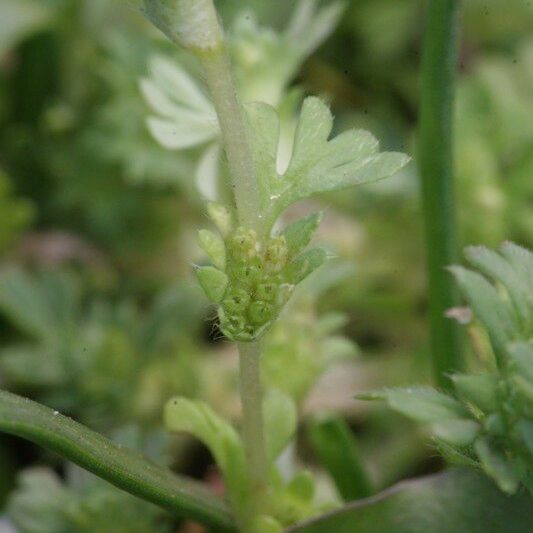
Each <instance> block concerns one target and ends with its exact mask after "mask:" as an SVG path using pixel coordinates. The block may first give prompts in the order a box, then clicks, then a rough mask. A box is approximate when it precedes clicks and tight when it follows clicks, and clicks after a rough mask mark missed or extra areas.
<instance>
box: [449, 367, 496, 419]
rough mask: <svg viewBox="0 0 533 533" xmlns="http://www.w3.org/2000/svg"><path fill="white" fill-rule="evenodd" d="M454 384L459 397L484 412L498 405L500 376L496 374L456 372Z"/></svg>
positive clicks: (488, 411) (492, 409)
mask: <svg viewBox="0 0 533 533" xmlns="http://www.w3.org/2000/svg"><path fill="white" fill-rule="evenodd" d="M451 380H452V382H453V386H454V388H455V391H456V393H457V395H458V396H459V398H461V399H463V400H464V401H467V402H470V403H471V404H473V405H474V406H476V407H477V408H478V409H480V410H481V411H483V412H484V413H490V412H492V411H495V410H496V409H497V407H498V394H497V393H498V378H497V377H496V376H495V375H494V374H477V375H469V374H454V375H453V376H451Z"/></svg>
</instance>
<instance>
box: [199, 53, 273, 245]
mask: <svg viewBox="0 0 533 533" xmlns="http://www.w3.org/2000/svg"><path fill="white" fill-rule="evenodd" d="M199 57H200V58H201V61H202V64H203V67H204V71H205V74H206V80H207V85H208V87H209V91H210V93H211V96H212V98H213V102H214V104H215V109H216V112H217V116H218V121H219V125H220V130H221V132H222V141H223V144H224V150H225V152H226V156H227V160H228V167H229V171H230V174H231V179H232V187H233V193H234V195H235V203H236V205H237V215H238V218H239V222H240V224H241V225H242V226H244V227H247V228H252V229H255V230H256V231H257V233H258V234H259V235H261V234H262V232H261V227H262V225H263V221H262V220H261V219H260V218H259V217H258V214H259V213H260V212H261V211H260V202H259V201H260V199H259V188H258V186H257V180H256V176H255V165H254V161H253V157H252V152H251V150H250V145H249V141H248V133H247V130H248V128H247V125H246V121H245V119H244V111H243V109H242V106H241V104H240V102H239V97H238V95H237V90H236V88H235V83H234V80H233V75H232V69H231V62H230V59H229V56H228V53H227V51H226V49H225V46H224V44H223V43H222V44H221V45H220V46H219V47H217V48H216V49H214V50H210V51H207V52H202V53H201V54H200V55H199Z"/></svg>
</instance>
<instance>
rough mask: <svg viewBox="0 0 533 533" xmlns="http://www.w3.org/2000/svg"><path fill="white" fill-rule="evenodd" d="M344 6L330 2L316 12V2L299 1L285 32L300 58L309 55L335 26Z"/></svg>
mask: <svg viewBox="0 0 533 533" xmlns="http://www.w3.org/2000/svg"><path fill="white" fill-rule="evenodd" d="M345 7H346V5H345V3H344V2H331V3H329V4H327V5H325V6H323V7H322V8H321V9H318V10H317V0H300V1H299V2H298V4H297V6H296V8H295V9H294V12H293V14H292V17H291V20H290V22H289V26H288V28H287V31H286V35H287V37H288V38H289V39H290V42H291V45H292V46H294V47H295V48H296V49H297V50H298V52H299V54H300V55H301V56H302V57H305V56H308V55H310V54H311V53H312V52H313V51H314V50H315V49H316V48H318V46H320V44H321V43H322V42H323V41H324V40H325V39H326V38H327V37H328V35H329V34H330V33H331V32H332V31H333V30H334V28H335V26H337V24H338V22H339V20H340V18H341V16H342V13H343V11H344V9H345Z"/></svg>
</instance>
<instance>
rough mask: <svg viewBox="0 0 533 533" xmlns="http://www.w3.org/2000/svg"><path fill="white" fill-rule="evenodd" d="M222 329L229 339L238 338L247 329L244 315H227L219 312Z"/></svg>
mask: <svg viewBox="0 0 533 533" xmlns="http://www.w3.org/2000/svg"><path fill="white" fill-rule="evenodd" d="M218 316H219V319H220V329H221V330H222V331H223V332H224V334H225V335H226V336H227V337H229V338H237V337H238V336H239V335H240V334H241V333H242V332H243V331H244V330H245V328H246V321H245V319H244V317H243V316H242V315H238V314H236V315H229V316H228V315H226V314H225V313H224V312H223V311H222V309H220V310H219V315H218Z"/></svg>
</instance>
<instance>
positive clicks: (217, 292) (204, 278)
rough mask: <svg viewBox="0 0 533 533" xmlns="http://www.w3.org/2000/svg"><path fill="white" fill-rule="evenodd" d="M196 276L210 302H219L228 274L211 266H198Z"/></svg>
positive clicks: (224, 290)
mask: <svg viewBox="0 0 533 533" xmlns="http://www.w3.org/2000/svg"><path fill="white" fill-rule="evenodd" d="M196 276H197V277H198V281H199V282H200V285H201V286H202V289H204V292H205V294H206V296H207V297H208V298H209V299H210V300H211V301H212V302H216V303H218V302H220V300H222V298H223V296H224V293H225V292H226V287H227V286H228V276H227V275H226V274H225V273H224V272H222V270H218V268H215V267H212V266H203V267H199V268H198V269H197V270H196Z"/></svg>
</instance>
